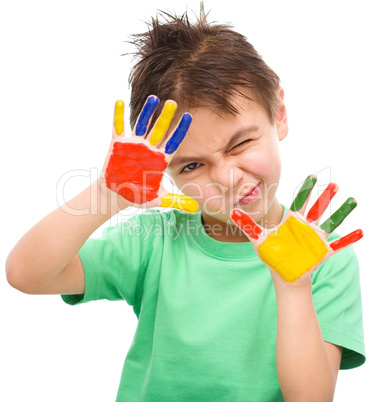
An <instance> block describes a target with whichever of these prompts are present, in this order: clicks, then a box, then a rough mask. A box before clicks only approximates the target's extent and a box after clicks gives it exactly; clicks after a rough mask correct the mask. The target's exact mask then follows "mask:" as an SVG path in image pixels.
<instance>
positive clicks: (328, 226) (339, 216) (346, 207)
mask: <svg viewBox="0 0 386 402" xmlns="http://www.w3.org/2000/svg"><path fill="white" fill-rule="evenodd" d="M356 206H357V202H356V200H355V199H354V198H353V197H350V198H348V199H347V200H346V201H345V202H344V203H343V204H342V206H341V207H340V208H339V209H338V210H337V211H336V212H335V213H333V214H332V215H331V216H330V218H329V219H327V220H326V222H324V223H323V224H322V225H320V227H321V229H323V230H324V231H325V232H326V233H331V232H333V231H334V230H335V229H336V228H337V227H338V226H339V225H340V224H341V223H342V222H343V221H344V220H345V219H346V217H347V215H348V214H349V213H350V212H351V211H352V210H353V209H354V208H355V207H356Z"/></svg>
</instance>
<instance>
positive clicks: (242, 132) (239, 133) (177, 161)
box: [169, 125, 260, 168]
mask: <svg viewBox="0 0 386 402" xmlns="http://www.w3.org/2000/svg"><path fill="white" fill-rule="evenodd" d="M259 130H260V127H259V126H255V125H253V126H250V127H247V128H242V129H240V130H238V131H236V132H235V133H234V134H233V136H232V137H231V138H230V139H229V141H228V144H227V145H226V146H225V147H224V149H229V148H232V147H233V146H234V145H236V143H237V142H238V141H240V139H241V138H243V137H244V136H246V135H247V134H250V133H251V132H256V131H259ZM198 159H202V157H200V156H186V157H181V158H173V159H172V160H171V162H170V163H169V167H171V168H175V167H177V166H180V165H184V164H185V163H188V162H192V161H195V160H198Z"/></svg>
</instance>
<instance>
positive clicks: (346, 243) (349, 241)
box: [330, 229, 363, 251]
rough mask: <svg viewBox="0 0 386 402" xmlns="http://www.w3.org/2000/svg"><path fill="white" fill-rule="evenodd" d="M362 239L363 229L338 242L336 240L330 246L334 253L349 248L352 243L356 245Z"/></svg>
mask: <svg viewBox="0 0 386 402" xmlns="http://www.w3.org/2000/svg"><path fill="white" fill-rule="evenodd" d="M362 237H363V232H362V230H361V229H358V230H355V231H354V232H351V233H350V234H348V235H346V236H344V237H342V238H340V239H338V240H335V241H334V242H333V243H331V244H330V247H331V248H332V249H333V250H334V251H336V250H339V249H341V248H343V247H347V246H349V245H350V244H352V243H355V242H356V241H358V240H360V239H361V238H362Z"/></svg>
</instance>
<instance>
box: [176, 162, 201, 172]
mask: <svg viewBox="0 0 386 402" xmlns="http://www.w3.org/2000/svg"><path fill="white" fill-rule="evenodd" d="M197 165H201V163H198V162H193V163H189V165H186V166H185V167H184V168H182V169H181V171H180V173H189V172H192V171H193V170H194V169H195V168H196V167H197ZM187 168H188V169H191V170H185V169H187Z"/></svg>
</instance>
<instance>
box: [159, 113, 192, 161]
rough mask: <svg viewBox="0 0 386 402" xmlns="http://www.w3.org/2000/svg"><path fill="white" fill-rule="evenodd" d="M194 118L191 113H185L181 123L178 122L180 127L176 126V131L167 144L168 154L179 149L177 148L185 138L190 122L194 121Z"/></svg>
mask: <svg viewBox="0 0 386 402" xmlns="http://www.w3.org/2000/svg"><path fill="white" fill-rule="evenodd" d="M192 120H193V118H192V115H191V114H189V113H184V115H183V116H182V118H181V120H180V123H179V124H178V127H177V128H176V131H174V133H173V135H172V137H171V138H170V139H169V141H168V142H167V143H166V145H165V153H166V154H172V153H173V152H175V151H176V150H177V148H178V147H179V146H180V144H181V142H182V141H183V139H184V138H185V135H186V133H187V132H188V130H189V127H190V124H191V123H192Z"/></svg>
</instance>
